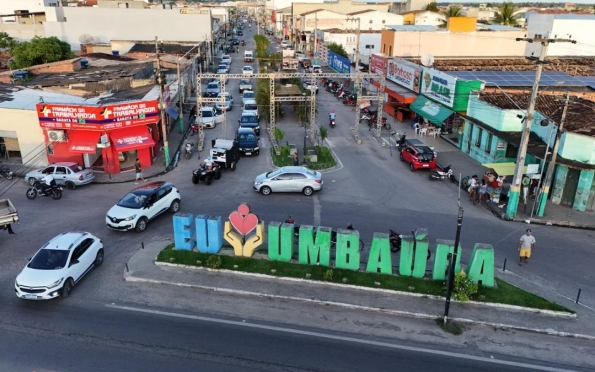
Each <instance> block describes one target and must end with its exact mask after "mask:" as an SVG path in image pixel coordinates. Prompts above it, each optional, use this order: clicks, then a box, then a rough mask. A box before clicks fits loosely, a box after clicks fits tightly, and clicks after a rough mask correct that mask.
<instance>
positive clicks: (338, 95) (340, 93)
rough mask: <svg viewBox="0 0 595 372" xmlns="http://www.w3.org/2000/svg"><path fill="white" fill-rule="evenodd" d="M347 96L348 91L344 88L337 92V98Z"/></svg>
mask: <svg viewBox="0 0 595 372" xmlns="http://www.w3.org/2000/svg"><path fill="white" fill-rule="evenodd" d="M345 97H347V92H346V91H344V90H342V91H340V92H339V94H337V99H345Z"/></svg>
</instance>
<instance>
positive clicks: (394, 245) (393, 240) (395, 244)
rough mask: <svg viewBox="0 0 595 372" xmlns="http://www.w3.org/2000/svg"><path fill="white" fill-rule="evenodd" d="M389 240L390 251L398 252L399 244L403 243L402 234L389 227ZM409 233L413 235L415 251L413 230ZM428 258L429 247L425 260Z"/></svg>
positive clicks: (429, 256) (429, 253) (429, 254)
mask: <svg viewBox="0 0 595 372" xmlns="http://www.w3.org/2000/svg"><path fill="white" fill-rule="evenodd" d="M388 231H389V242H390V251H391V252H393V253H398V252H400V251H401V245H402V243H403V236H402V235H401V234H399V233H398V232H396V231H395V230H392V229H389V230H388ZM411 235H412V236H413V250H414V252H415V248H416V245H417V243H416V241H415V231H412V232H411ZM430 258H432V252H431V251H430V249H428V256H427V258H426V260H429V259H430Z"/></svg>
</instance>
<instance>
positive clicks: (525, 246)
mask: <svg viewBox="0 0 595 372" xmlns="http://www.w3.org/2000/svg"><path fill="white" fill-rule="evenodd" d="M533 250H535V237H534V236H533V235H531V229H527V231H526V232H525V235H523V236H521V238H520V239H519V246H518V251H519V252H520V253H519V266H523V263H526V264H528V263H529V261H527V260H528V259H529V257H531V251H533Z"/></svg>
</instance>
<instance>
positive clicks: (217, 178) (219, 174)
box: [215, 170, 221, 180]
mask: <svg viewBox="0 0 595 372" xmlns="http://www.w3.org/2000/svg"><path fill="white" fill-rule="evenodd" d="M215 179H216V180H219V179H221V170H217V172H215Z"/></svg>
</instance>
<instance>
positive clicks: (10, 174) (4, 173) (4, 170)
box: [0, 165, 14, 180]
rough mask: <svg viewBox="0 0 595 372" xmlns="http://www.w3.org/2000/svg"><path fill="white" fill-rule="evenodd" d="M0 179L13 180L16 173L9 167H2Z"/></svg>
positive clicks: (0, 168) (0, 167)
mask: <svg viewBox="0 0 595 372" xmlns="http://www.w3.org/2000/svg"><path fill="white" fill-rule="evenodd" d="M0 177H4V178H6V179H7V180H11V179H12V177H14V172H13V171H11V170H10V168H8V166H7V165H0Z"/></svg>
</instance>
